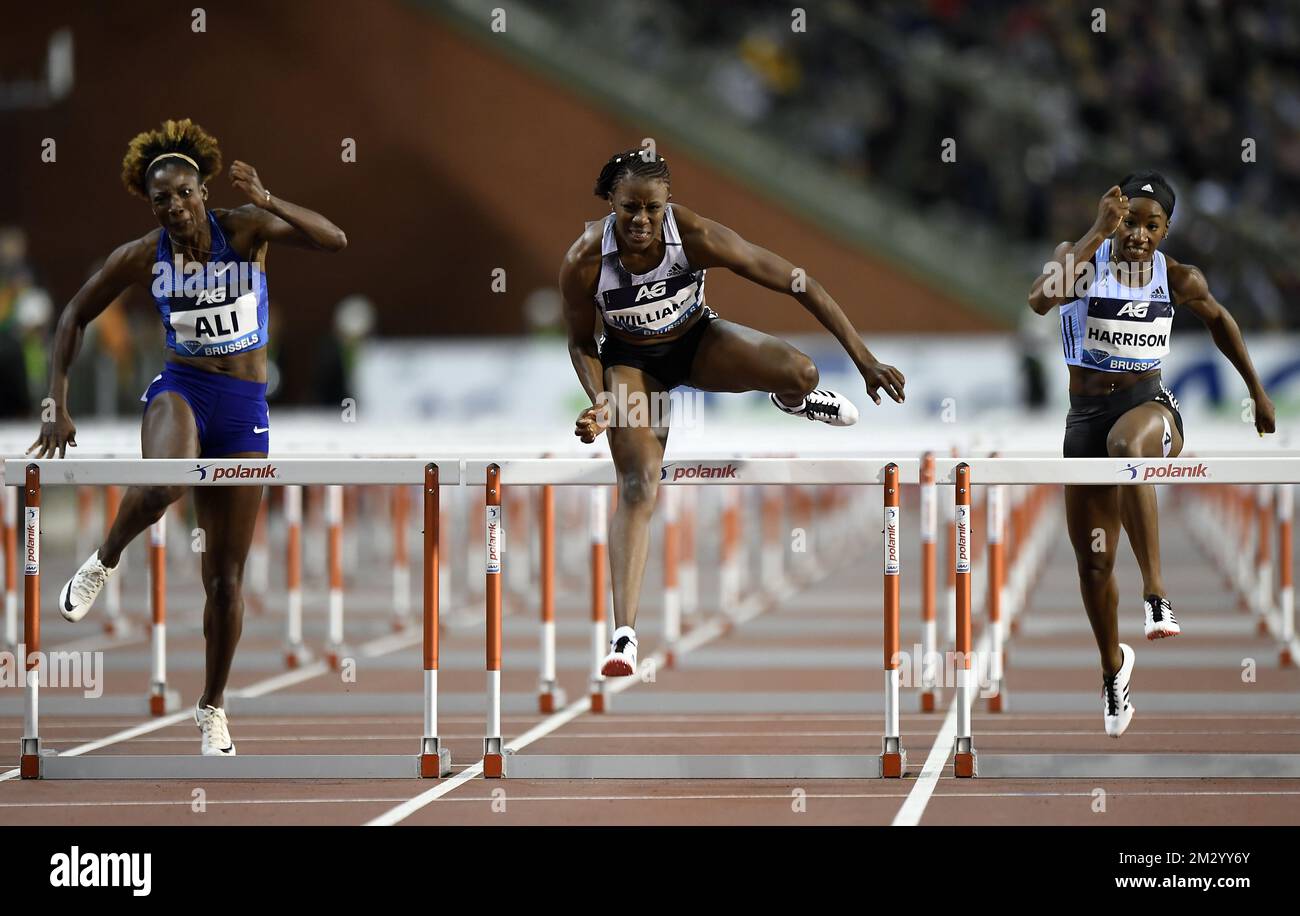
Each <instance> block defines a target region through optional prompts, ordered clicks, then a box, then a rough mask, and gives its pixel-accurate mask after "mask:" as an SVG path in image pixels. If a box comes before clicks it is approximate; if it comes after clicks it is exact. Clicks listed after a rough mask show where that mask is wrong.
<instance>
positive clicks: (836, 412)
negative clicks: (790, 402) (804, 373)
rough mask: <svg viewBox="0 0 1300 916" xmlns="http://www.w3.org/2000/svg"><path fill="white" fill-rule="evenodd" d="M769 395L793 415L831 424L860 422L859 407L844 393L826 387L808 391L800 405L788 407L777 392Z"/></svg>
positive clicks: (785, 411) (843, 424)
mask: <svg viewBox="0 0 1300 916" xmlns="http://www.w3.org/2000/svg"><path fill="white" fill-rule="evenodd" d="M768 397H770V398H771V399H772V403H773V404H775V405H776V406H777V408H778V409H779V410H781V411H782V412H783V413H788V414H790V415H791V416H795V417H807V418H808V419H809V420H820V421H821V422H823V423H829V424H830V425H831V426H852V425H853V424H854V423H856V422H858V408H856V407H854V406H853V402H852V401H850V400H849V399H848V398H846V397H844V395H842V394H836V393H835V392H834V391H828V390H827V389H825V388H816V389H814V390H812V391H810V392H808V394H807V395H806V396H805V397H804V399H803V403H802V404H800V405H799V406H798V407H786V406H785V405H784V404H782V403H781V399H780V398H778V397H777V396H776V395H775V394H769V395H768Z"/></svg>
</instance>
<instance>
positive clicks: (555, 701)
mask: <svg viewBox="0 0 1300 916" xmlns="http://www.w3.org/2000/svg"><path fill="white" fill-rule="evenodd" d="M567 700H568V697H567V696H566V695H565V693H564V689H563V688H562V687H560V686H558V685H557V684H556V683H555V681H543V682H542V684H541V686H540V687H539V688H538V693H537V711H538V712H541V713H546V714H547V715H549V714H551V713H553V712H555V711H556V710H558V709H561V708H563V706H564V704H565V702H566V701H567Z"/></svg>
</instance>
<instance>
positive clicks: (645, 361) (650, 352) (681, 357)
mask: <svg viewBox="0 0 1300 916" xmlns="http://www.w3.org/2000/svg"><path fill="white" fill-rule="evenodd" d="M717 318H718V316H717V315H716V314H714V313H713V310H712V309H705V312H704V317H703V318H700V319H699V320H698V321H696V322H695V324H693V325H691V328H690V330H689V331H687V332H686V333H685V334H683V335H682V336H681V337H678V338H675V339H673V340H667V341H663V342H661V343H648V344H634V343H628V342H627V341H625V340H622V339H620V338H617V337H614V336H613V335H611V334H606V335H605V336H604V337H602V338H601V341H600V364H601V366H603V367H604V368H606V369H608V368H609V367H610V366H631V367H632V368H634V369H640V370H641V371H642V372H644V373H645V374H646V375H648V376H650V377H651V378H653V379H654V380H655V381H657V382H658V383H659V384H661V385H663V386H664V390H665V391H668V390H672V389H673V388H676V387H677V386H678V385H682V384H684V383H685V382H686V381H687V379H689V378H690V376H691V364H692V363H694V362H695V352H696V351H697V350H699V349H700V341H701V340H702V339H703V338H704V332H705V331H707V330H708V329H709V325H710V324H712V323H713V322H714V321H716V320H717Z"/></svg>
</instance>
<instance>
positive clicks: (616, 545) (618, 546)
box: [605, 366, 668, 627]
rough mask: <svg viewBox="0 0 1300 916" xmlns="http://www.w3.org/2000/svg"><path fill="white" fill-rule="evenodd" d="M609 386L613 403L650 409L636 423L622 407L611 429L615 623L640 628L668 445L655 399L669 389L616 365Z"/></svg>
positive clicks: (611, 563)
mask: <svg viewBox="0 0 1300 916" xmlns="http://www.w3.org/2000/svg"><path fill="white" fill-rule="evenodd" d="M620 386H622V387H620ZM605 390H606V391H609V392H611V393H613V394H614V395H615V403H614V405H612V406H615V407H617V406H618V402H619V400H620V399H621V398H622V397H624V396H625V397H626V399H627V401H628V406H635V402H634V398H639V397H644V398H645V399H646V400H645V401H643V402H642V403H643V404H644V405H645V408H646V409H645V412H644V414H645V419H644V421H643V422H635V421H636V420H637V417H635V416H633V417H627V416H619V413H618V410H617V409H616V410H615V414H614V416H615V425H613V426H611V427H610V428H609V430H608V432H607V433H606V435H608V436H609V450H610V452H611V454H612V456H613V458H614V468H615V471H616V473H617V475H618V506H617V508H615V510H614V518H613V520H612V521H611V523H610V528H609V568H610V582H611V584H612V586H613V590H614V626H615V627H623V626H627V627H635V626H636V615H637V610H638V608H639V606H640V602H641V580H642V579H643V578H644V577H645V561H646V553H647V551H648V549H649V546H650V519H651V517H652V516H653V515H654V507H655V498H656V497H657V495H658V493H659V473H660V469H661V468H662V466H663V457H664V446H665V445H667V443H668V428H667V426H666V425H665V426H662V427H655V426H651V425H649V419H650V418H651V417H652V416H653V413H652V411H651V410H650V402H651V399H652V398H657V397H659V396H661V395H662V394H663V393H664V388H663V386H662V385H660V384H659V382H657V381H656V380H655V379H653V378H652V377H650V376H648V375H646V374H645V373H644V372H642V371H641V370H640V369H634V368H632V367H631V366H610V367H609V368H608V369H606V370H605ZM665 400H666V399H665ZM665 407H666V405H665ZM664 419H665V420H666V418H664ZM620 424H621V425H620Z"/></svg>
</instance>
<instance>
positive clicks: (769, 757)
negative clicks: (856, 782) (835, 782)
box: [484, 751, 882, 780]
mask: <svg viewBox="0 0 1300 916" xmlns="http://www.w3.org/2000/svg"><path fill="white" fill-rule="evenodd" d="M506 758H507V760H508V763H507V764H503V771H502V774H501V775H503V776H505V775H506V774H507V772H508V774H509V776H510V778H514V779H644V780H659V779H786V780H798V779H879V778H880V777H881V772H882V770H881V758H880V757H879V756H876V755H866V754H811V755H782V754H618V755H600V754H596V755H580V754H573V755H570V754H518V753H514V752H510V751H507V754H506ZM484 775H485V776H486V775H487V769H486V760H485V767H484Z"/></svg>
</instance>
